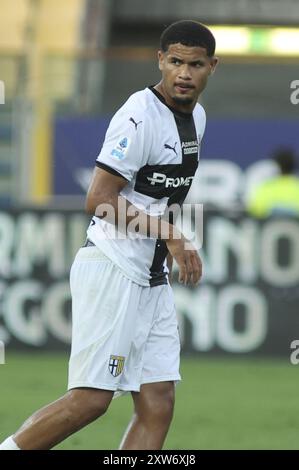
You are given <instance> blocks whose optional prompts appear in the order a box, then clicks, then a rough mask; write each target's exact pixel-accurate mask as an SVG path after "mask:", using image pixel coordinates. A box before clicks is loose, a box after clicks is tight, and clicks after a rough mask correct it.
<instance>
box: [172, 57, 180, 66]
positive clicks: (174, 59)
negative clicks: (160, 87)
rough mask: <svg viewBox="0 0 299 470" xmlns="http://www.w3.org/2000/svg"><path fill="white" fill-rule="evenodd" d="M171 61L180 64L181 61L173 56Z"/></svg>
mask: <svg viewBox="0 0 299 470" xmlns="http://www.w3.org/2000/svg"><path fill="white" fill-rule="evenodd" d="M171 63H172V64H175V65H181V63H182V61H181V60H180V59H176V58H173V59H171Z"/></svg>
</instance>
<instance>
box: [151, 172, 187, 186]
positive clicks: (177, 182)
mask: <svg viewBox="0 0 299 470" xmlns="http://www.w3.org/2000/svg"><path fill="white" fill-rule="evenodd" d="M193 178H194V176H187V177H186V178H184V176H179V177H177V178H167V177H166V175H164V174H163V173H156V172H154V173H153V176H152V177H150V176H148V177H147V179H148V181H150V182H151V185H152V186H154V185H156V184H164V186H165V188H178V187H179V186H190V185H191V183H192V180H193Z"/></svg>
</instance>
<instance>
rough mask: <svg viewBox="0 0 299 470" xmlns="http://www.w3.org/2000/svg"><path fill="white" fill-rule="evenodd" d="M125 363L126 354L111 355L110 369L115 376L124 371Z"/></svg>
mask: <svg viewBox="0 0 299 470" xmlns="http://www.w3.org/2000/svg"><path fill="white" fill-rule="evenodd" d="M124 364H125V357H124V356H113V355H111V356H110V359H109V370H110V372H111V374H112V375H113V377H117V376H118V375H120V374H121V373H122V371H123V368H124Z"/></svg>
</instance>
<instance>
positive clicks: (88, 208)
mask: <svg viewBox="0 0 299 470" xmlns="http://www.w3.org/2000/svg"><path fill="white" fill-rule="evenodd" d="M101 202H102V198H101V196H100V195H94V194H92V193H90V192H88V193H87V196H86V200H85V212H86V213H87V214H89V215H95V212H96V209H97V207H98V205H99V204H101Z"/></svg>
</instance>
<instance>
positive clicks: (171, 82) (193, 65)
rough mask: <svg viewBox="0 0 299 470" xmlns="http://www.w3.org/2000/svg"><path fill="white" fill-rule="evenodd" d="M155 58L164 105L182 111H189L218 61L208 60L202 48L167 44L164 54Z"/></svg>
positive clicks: (213, 58)
mask: <svg viewBox="0 0 299 470" xmlns="http://www.w3.org/2000/svg"><path fill="white" fill-rule="evenodd" d="M158 57H159V69H160V70H161V72H162V81H161V82H160V84H159V89H160V91H161V92H162V94H163V96H164V98H165V99H166V102H167V103H168V104H170V105H172V106H174V107H177V108H179V109H181V110H183V111H184V110H185V111H190V110H192V109H193V107H194V106H195V104H196V102H197V100H198V97H199V95H200V93H201V92H202V91H203V90H204V89H205V87H206V84H207V80H208V77H209V75H211V74H212V73H213V72H214V70H215V67H216V65H217V60H218V59H217V58H216V57H208V55H207V51H206V49H204V48H203V47H197V46H196V47H189V46H183V45H182V44H180V43H178V44H170V46H169V47H168V50H167V51H166V52H162V51H159V52H158Z"/></svg>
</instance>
